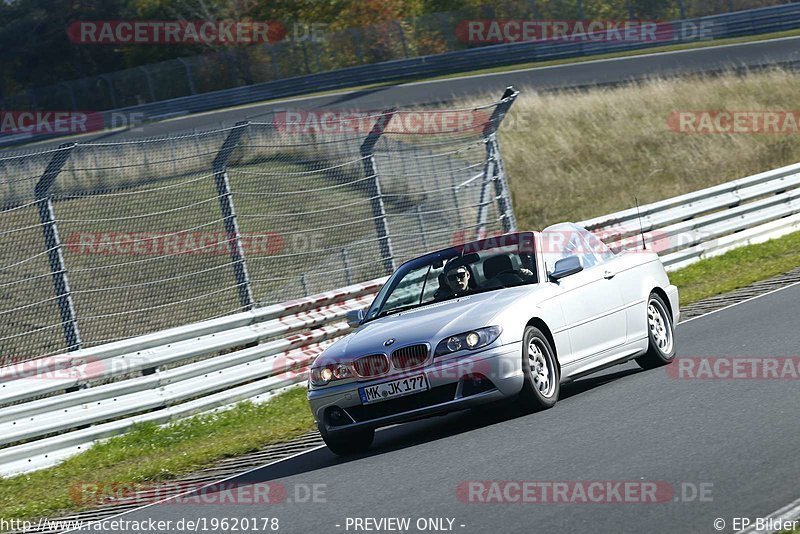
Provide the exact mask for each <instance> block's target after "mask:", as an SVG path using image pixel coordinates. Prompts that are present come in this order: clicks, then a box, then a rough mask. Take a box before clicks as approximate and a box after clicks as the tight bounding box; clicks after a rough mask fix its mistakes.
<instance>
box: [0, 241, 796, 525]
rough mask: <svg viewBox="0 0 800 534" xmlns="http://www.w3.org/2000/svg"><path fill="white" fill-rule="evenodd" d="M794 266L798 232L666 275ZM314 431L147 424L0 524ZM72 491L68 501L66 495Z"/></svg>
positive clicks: (297, 406) (699, 295)
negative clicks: (79, 490) (90, 490)
mask: <svg viewBox="0 0 800 534" xmlns="http://www.w3.org/2000/svg"><path fill="white" fill-rule="evenodd" d="M798 265H800V232H797V233H794V234H790V235H787V236H784V237H782V238H780V239H775V240H772V241H768V242H766V243H761V244H757V245H750V246H747V247H742V248H740V249H736V250H733V251H731V252H728V253H727V254H724V255H722V256H718V257H716V258H710V259H707V260H703V261H701V262H698V263H696V264H694V265H691V266H689V267H686V268H684V269H681V270H679V271H676V272H674V273H671V274H670V279H671V280H672V282H673V283H674V284H675V285H677V286H678V287H679V288H680V291H681V303H682V304H689V303H691V302H695V301H698V300H701V299H704V298H708V297H711V296H714V295H718V294H721V293H725V292H728V291H732V290H734V289H738V288H740V287H744V286H747V285H749V284H751V283H753V282H756V281H759V280H763V279H766V278H769V277H772V276H775V275H778V274H781V273H784V272H787V271H789V270H791V269H793V268H795V267H797V266H798ZM312 428H313V419H312V417H311V413H310V411H309V409H308V406H307V404H306V399H305V390H303V389H301V388H297V389H293V390H290V391H288V392H287V393H284V394H282V395H280V396H278V397H276V398H275V399H273V400H272V401H270V402H268V403H265V404H261V405H253V404H250V403H243V404H240V405H238V406H237V407H236V408H234V409H231V410H228V411H224V412H220V413H218V414H213V415H202V416H196V417H193V418H190V419H185V420H181V421H178V422H176V423H173V424H171V425H168V426H158V425H156V424H147V425H141V426H138V427H136V428H135V429H134V430H132V431H131V432H130V433H128V434H125V435H123V436H119V437H115V438H112V439H110V440H108V441H107V442H105V443H102V444H100V445H96V446H95V447H93V448H91V449H90V450H88V451H87V452H85V453H83V454H80V455H78V456H74V457H72V458H70V459H69V460H67V461H65V462H64V463H62V464H59V465H57V466H55V467H52V468H49V469H45V470H42V471H37V472H34V473H30V474H27V475H21V476H17V477H14V478H9V479H0V517H3V518H6V519H12V518H17V519H26V518H33V517H44V516H53V515H54V514H57V513H63V512H70V511H77V510H80V509H82V508H86V507H87V506H85V505H82V503H81V502H79V501H78V502H76V501H75V500H73V496H74V495H75V493H74V489H75V488H76V487H78V485H80V484H85V483H91V484H102V485H110V484H115V483H116V484H122V485H130V484H131V483H153V482H159V481H165V480H170V479H174V478H176V477H178V476H180V475H183V474H186V473H190V472H192V471H196V470H198V469H201V468H203V467H207V466H209V465H211V464H213V463H214V462H216V461H219V460H221V459H223V458H226V457H231V456H236V455H241V454H244V453H247V452H250V451H254V450H257V449H259V448H261V447H263V446H265V445H268V444H271V443H277V442H282V441H286V440H289V439H291V438H294V437H296V436H299V435H301V434H303V433H305V432H307V431H309V430H311V429H312ZM71 490H72V493H71Z"/></svg>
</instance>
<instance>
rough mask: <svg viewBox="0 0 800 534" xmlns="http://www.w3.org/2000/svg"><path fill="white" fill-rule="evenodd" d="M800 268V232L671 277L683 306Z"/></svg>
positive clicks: (730, 253) (704, 263)
mask: <svg viewBox="0 0 800 534" xmlns="http://www.w3.org/2000/svg"><path fill="white" fill-rule="evenodd" d="M798 266H800V232H796V233H793V234H789V235H787V236H784V237H781V238H779V239H773V240H772V241H767V242H766V243H760V244H758V245H749V246H746V247H742V248H738V249H736V250H732V251H730V252H728V253H727V254H724V255H722V256H717V257H715V258H709V259H707V260H703V261H700V262H697V263H695V264H693V265H689V266H688V267H685V268H683V269H680V270H678V271H675V272H674V273H670V275H669V277H670V280H671V281H672V283H673V284H675V285H676V286H678V287H679V288H680V291H681V304H689V303H692V302H696V301H698V300H703V299H705V298H708V297H713V296H715V295H721V294H722V293H727V292H729V291H733V290H734V289H739V288H740V287H746V286H748V285H750V284H752V283H754V282H758V281H761V280H765V279H767V278H771V277H773V276H777V275H779V274H783V273H785V272H788V271H791V270H792V269H794V268H795V267H798Z"/></svg>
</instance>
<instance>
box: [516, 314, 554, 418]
mask: <svg viewBox="0 0 800 534" xmlns="http://www.w3.org/2000/svg"><path fill="white" fill-rule="evenodd" d="M522 374H523V379H524V382H523V385H522V391H521V392H520V394H519V404H520V407H521V409H522V411H524V412H526V413H533V412H538V411H540V410H545V409H547V408H550V407H552V406H553V405H554V404H555V403H556V401H557V400H558V394H559V392H560V390H561V384H560V380H561V370H560V368H559V366H558V361H557V360H556V357H555V351H554V350H553V347H552V346H551V345H550V341H548V339H547V336H545V335H544V333H542V331H541V330H539V329H538V328H536V327H534V326H528V327H527V328H525V335H524V336H523V343H522Z"/></svg>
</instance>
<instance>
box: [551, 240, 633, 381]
mask: <svg viewBox="0 0 800 534" xmlns="http://www.w3.org/2000/svg"><path fill="white" fill-rule="evenodd" d="M576 228H577V227H576ZM547 231H556V232H558V233H559V234H562V235H558V236H552V238H553V239H555V240H556V242H555V243H553V244H551V245H550V246H551V248H552V249H551V250H550V252H549V255H550V257H549V259H546V260H545V263H546V266H547V269H548V272H552V270H553V268H554V266H555V261H557V260H558V259H561V258H564V257H567V256H577V257H578V258H579V259H580V261H581V265H582V266H583V268H584V269H583V270H582V271H581V272H578V273H576V274H573V275H570V276H567V277H565V278H562V279H561V280H559V281H558V282H548V283H550V284H554V285H555V286H556V290H557V292H558V297H557V299H558V301H559V303H560V305H561V309H562V312H563V314H564V327H563V329H566V330H567V331H568V335H569V340H570V345H571V347H572V351H571V354H570V355H569V356H568V357H567V358H565V360H567V361H562V362H561V363H562V364H563V365H567V364H569V363H574V362H578V361H580V360H584V359H587V358H589V357H591V356H592V355H594V354H598V353H600V352H603V351H607V350H610V349H613V348H615V347H618V346H621V345H623V344H624V343H625V339H626V331H627V320H626V315H625V307H624V306H623V302H622V294H621V292H620V291H619V288H618V287H617V284H616V283H615V282H614V278H615V276H613V273H612V272H611V271H610V270H609V269H608V268H609V267H612V266H611V265H607V263H608V262H606V261H604V259H603V258H600V257H597V256H596V255H595V254H594V253H593V252H592V249H591V248H589V247H588V246H587V244H586V243H585V242H584V241H583V238H582V237H581V235H580V232H579V231H577V230H576V229H575V228H571V227H570V228H558V227H555V228H554V230H551V229H548V230H547ZM564 234H566V235H564ZM559 243H560V244H559ZM607 271H608V272H607Z"/></svg>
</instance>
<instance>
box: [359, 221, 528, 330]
mask: <svg viewBox="0 0 800 534" xmlns="http://www.w3.org/2000/svg"><path fill="white" fill-rule="evenodd" d="M534 258H535V256H534V251H533V234H532V233H522V234H509V235H503V236H499V237H496V238H488V239H484V240H482V241H476V242H473V243H468V244H466V245H461V246H458V247H453V248H449V249H445V250H441V251H439V252H435V253H433V254H428V255H426V256H422V257H420V258H417V259H415V260H412V261H410V262H407V263H405V264H403V265H402V266H401V267H400V268H399V269H398V270H397V271H396V272H395V273H394V274H393V275H392V277H391V278H390V279H389V281H388V282H386V285H384V286H383V289H381V291H380V292H379V293H378V296H377V297H376V298H375V302H373V304H372V306H371V307H370V309H369V310H368V311H367V315H366V319H365V320H366V321H369V320H372V319H377V318H378V317H384V316H386V315H391V314H393V313H399V312H401V311H405V310H410V309H413V308H418V307H420V306H424V305H426V304H430V303H434V302H443V301H446V300H451V299H455V298H459V297H463V296H467V295H470V294H474V293H482V292H485V291H496V290H498V289H504V288H507V287H515V286H520V285H526V284H534V283H536V282H537V281H538V280H537V276H536V265H535V260H534Z"/></svg>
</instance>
